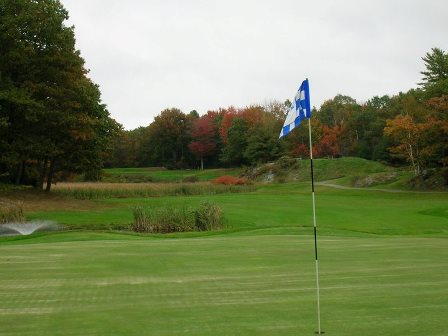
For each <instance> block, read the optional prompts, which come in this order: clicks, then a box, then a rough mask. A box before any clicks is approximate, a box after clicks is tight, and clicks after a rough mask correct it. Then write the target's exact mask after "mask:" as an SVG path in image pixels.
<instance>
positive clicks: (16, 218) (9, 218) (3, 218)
mask: <svg viewBox="0 0 448 336" xmlns="http://www.w3.org/2000/svg"><path fill="white" fill-rule="evenodd" d="M24 221H25V215H24V213H23V204H22V203H21V202H12V201H4V200H3V201H2V200H0V224H3V223H22V222H24Z"/></svg>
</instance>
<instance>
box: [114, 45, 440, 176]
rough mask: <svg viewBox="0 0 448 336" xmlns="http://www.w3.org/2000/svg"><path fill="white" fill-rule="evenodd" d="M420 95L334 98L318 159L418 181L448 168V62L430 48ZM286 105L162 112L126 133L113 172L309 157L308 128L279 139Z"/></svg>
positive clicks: (325, 114) (317, 143) (325, 110)
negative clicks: (394, 168) (404, 172)
mask: <svg viewBox="0 0 448 336" xmlns="http://www.w3.org/2000/svg"><path fill="white" fill-rule="evenodd" d="M422 59H423V61H424V65H425V67H426V70H425V71H423V72H422V75H423V78H422V82H421V83H420V84H419V86H418V87H417V88H415V89H412V90H410V91H408V92H406V93H399V94H398V95H396V96H393V97H389V96H382V97H378V96H375V97H373V98H371V99H369V100H368V101H367V102H365V103H358V102H356V100H355V99H353V98H351V97H349V96H343V95H337V96H336V97H334V98H333V99H330V100H328V101H326V102H324V103H323V104H322V106H321V107H320V108H319V109H318V110H316V109H314V110H313V117H312V119H311V123H312V140H313V152H314V153H313V154H314V156H316V157H330V158H332V157H338V156H357V157H362V158H366V159H370V160H377V161H382V162H386V163H390V164H395V165H403V164H409V165H410V166H411V167H412V169H413V171H414V172H415V174H419V173H420V172H421V171H422V169H424V168H428V167H445V166H446V165H447V164H448V55H447V54H446V53H445V52H444V51H443V50H441V49H438V48H433V49H432V50H431V51H430V52H428V53H427V54H426V55H425V56H424V57H423V58H422ZM289 104H290V103H289V102H288V101H286V102H285V103H279V102H272V103H270V104H266V105H263V106H261V105H258V106H249V107H244V108H235V107H229V108H220V109H218V110H217V111H208V112H207V114H205V115H203V116H199V115H198V113H197V112H196V111H191V112H190V113H188V114H186V113H183V112H182V111H180V110H179V109H175V108H172V109H167V110H164V111H162V112H161V113H160V114H159V115H158V116H157V117H156V118H155V119H154V122H152V123H151V124H150V125H149V126H148V127H140V128H137V129H135V130H131V131H122V132H121V133H120V135H119V137H117V138H116V139H115V140H114V146H113V147H114V154H113V156H112V158H111V160H109V161H108V162H107V165H108V166H109V167H139V166H140V167H144V166H164V167H167V168H198V167H203V166H204V163H205V165H206V166H207V167H218V166H240V165H253V164H257V163H262V162H268V161H271V160H275V159H277V158H279V157H280V156H283V155H289V156H293V157H308V155H309V149H308V148H309V142H308V141H309V140H308V139H309V136H308V126H307V123H304V124H302V125H300V126H299V127H298V128H296V129H295V130H294V131H293V132H292V134H291V135H289V136H288V137H286V138H282V139H278V135H279V132H280V129H281V127H282V124H283V121H284V119H285V116H286V112H287V110H288V107H289Z"/></svg>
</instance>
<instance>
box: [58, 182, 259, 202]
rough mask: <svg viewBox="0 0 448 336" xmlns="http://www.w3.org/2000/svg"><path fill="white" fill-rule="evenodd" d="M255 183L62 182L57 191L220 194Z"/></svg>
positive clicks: (102, 195) (97, 195)
mask: <svg viewBox="0 0 448 336" xmlns="http://www.w3.org/2000/svg"><path fill="white" fill-rule="evenodd" d="M255 189H256V187H255V186H254V185H219V184H212V183H209V182H197V183H58V184H57V185H55V186H54V188H53V192H54V193H55V194H60V195H64V196H69V197H73V198H76V199H88V200H90V199H106V198H131V197H162V196H189V195H216V194H224V193H240V192H250V191H255Z"/></svg>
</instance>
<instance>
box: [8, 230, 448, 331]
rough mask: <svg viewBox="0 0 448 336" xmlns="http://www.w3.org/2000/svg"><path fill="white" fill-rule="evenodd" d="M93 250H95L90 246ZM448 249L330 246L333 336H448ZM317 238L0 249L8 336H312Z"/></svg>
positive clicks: (96, 240) (376, 243)
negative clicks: (315, 246)
mask: <svg viewBox="0 0 448 336" xmlns="http://www.w3.org/2000/svg"><path fill="white" fill-rule="evenodd" d="M86 239H87V240H86ZM446 246H447V240H446V239H444V238H410V237H407V238H399V237H373V238H360V237H352V238H350V237H325V236H321V237H320V260H321V264H320V266H321V268H320V270H321V272H320V274H321V307H322V328H323V330H324V331H325V332H326V335H335V336H336V335H344V336H345V335H365V336H369V335H372V336H378V335H407V336H411V335H416V336H417V335H418V336H421V335H432V336H436V335H446V329H445V328H446V316H448V290H447V285H448V249H447V248H446ZM313 257H314V254H313V241H312V236H298V235H295V236H294V235H289V236H288V235H265V236H229V235H222V236H214V237H202V238H200V237H199V238H183V239H154V238H145V237H138V236H129V235H118V234H104V233H103V234H95V233H90V234H85V233H74V232H72V233H59V234H50V235H39V236H37V237H36V238H30V239H26V240H20V241H14V242H11V241H10V242H4V243H3V244H1V245H0V265H1V269H2V272H1V273H0V297H1V300H0V326H1V328H0V334H1V335H8V336H13V335H20V336H23V335H33V336H39V335H45V336H47V335H64V336H65V335H117V336H118V335H126V336H129V335H152V336H156V335H194V336H200V335H214V336H218V335H313V334H314V332H315V330H316V328H317V327H316V313H315V311H316V294H315V278H314V260H313Z"/></svg>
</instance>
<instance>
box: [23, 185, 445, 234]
mask: <svg viewBox="0 0 448 336" xmlns="http://www.w3.org/2000/svg"><path fill="white" fill-rule="evenodd" d="M203 200H211V201H213V202H216V203H217V204H218V205H220V206H221V207H222V209H223V211H224V216H225V219H226V223H227V226H228V229H229V230H232V231H253V230H260V229H262V230H266V229H270V230H275V232H277V233H286V234H288V233H290V232H292V231H293V230H294V228H295V227H297V226H301V227H310V226H311V225H312V218H311V215H312V213H311V211H310V209H311V196H310V191H309V185H308V184H306V183H297V184H277V185H265V186H262V187H259V189H258V190H257V191H256V192H251V193H241V194H224V195H211V196H185V197H179V196H177V197H156V198H120V199H111V200H101V201H97V204H99V205H101V206H103V207H104V208H103V209H97V210H94V211H43V212H42V211H41V212H35V213H31V214H29V215H28V217H29V218H30V219H46V220H54V221H56V222H58V223H61V224H65V225H68V226H69V227H72V228H76V229H110V228H114V227H116V228H119V229H121V228H123V227H124V226H126V225H127V224H129V223H131V221H132V207H134V206H136V205H141V204H144V205H149V206H154V207H158V206H164V205H167V204H171V205H176V204H180V205H182V204H188V205H194V206H197V205H198V204H199V203H200V202H201V201H203ZM316 203H317V213H318V225H319V228H320V230H322V232H323V233H327V234H342V235H346V234H348V233H350V232H357V233H369V234H389V235H428V234H431V235H444V236H448V194H447V193H412V192H409V193H408V192H405V193H391V192H381V191H371V190H338V189H333V188H329V187H323V186H318V187H317V188H316Z"/></svg>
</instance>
